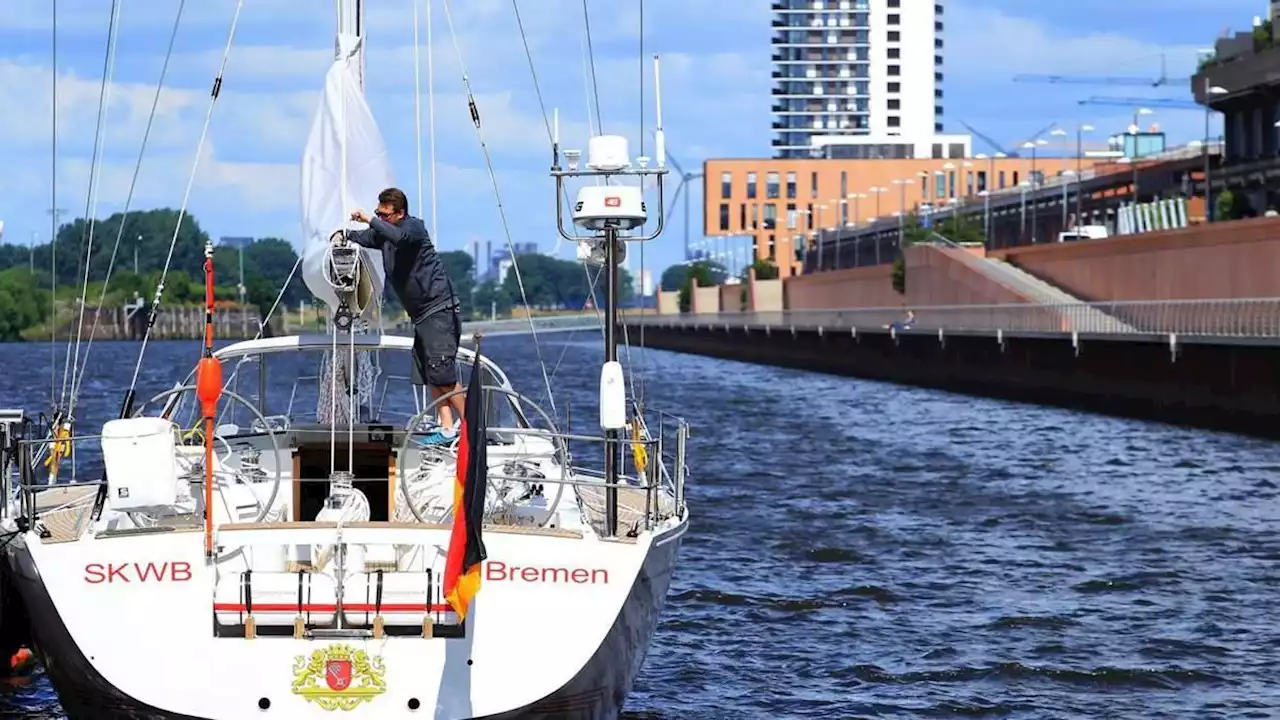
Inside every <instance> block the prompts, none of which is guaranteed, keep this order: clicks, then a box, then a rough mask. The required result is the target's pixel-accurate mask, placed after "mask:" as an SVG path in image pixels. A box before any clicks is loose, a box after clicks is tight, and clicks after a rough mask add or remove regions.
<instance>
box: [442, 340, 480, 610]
mask: <svg viewBox="0 0 1280 720" xmlns="http://www.w3.org/2000/svg"><path fill="white" fill-rule="evenodd" d="M471 367H472V370H471V381H470V382H469V383H467V400H466V409H465V413H464V415H463V417H462V427H461V433H460V437H459V439H458V476H457V480H456V482H455V483H454V489H453V531H452V533H451V534H450V536H449V553H448V555H447V556H446V557H445V563H444V597H445V600H446V601H447V602H448V603H449V604H450V605H451V606H453V609H454V612H456V613H458V617H459V618H460V619H462V620H466V618H467V610H468V608H470V607H471V600H472V599H473V598H474V597H475V596H476V593H477V592H479V591H480V563H481V562H483V561H484V559H485V558H486V557H488V555H487V554H486V553H485V549H484V540H483V539H482V538H481V536H480V525H481V523H482V521H483V519H484V495H485V488H486V486H487V485H488V481H489V459H488V443H487V442H486V439H485V438H486V432H485V427H486V425H487V422H486V420H487V419H486V418H485V410H486V403H485V401H484V393H483V392H482V390H481V381H480V379H481V376H482V375H483V374H484V373H483V372H482V371H481V369H480V368H481V365H480V349H479V347H477V348H476V357H475V362H474V364H473V365H472V366H471Z"/></svg>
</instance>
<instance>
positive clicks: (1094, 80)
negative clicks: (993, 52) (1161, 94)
mask: <svg viewBox="0 0 1280 720" xmlns="http://www.w3.org/2000/svg"><path fill="white" fill-rule="evenodd" d="M1013 81H1014V82H1045V83H1069V84H1072V85H1130V86H1143V87H1160V86H1162V85H1175V84H1183V83H1188V82H1191V78H1169V77H1158V78H1155V79H1152V78H1144V77H1126V76H1122V75H1014V76H1013Z"/></svg>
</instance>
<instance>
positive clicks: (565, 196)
mask: <svg viewBox="0 0 1280 720" xmlns="http://www.w3.org/2000/svg"><path fill="white" fill-rule="evenodd" d="M511 8H512V10H514V11H515V16H516V27H517V28H519V30H520V41H521V43H522V44H523V45H524V54H525V59H526V60H528V63H529V75H530V76H531V77H532V79H533V91H534V94H535V95H536V96H537V98H538V109H539V110H540V111H541V112H542V125H543V127H544V128H545V129H546V132H547V142H548V143H549V144H551V145H553V146H554V144H555V133H554V132H553V131H552V129H551V116H550V114H549V113H548V112H547V104H546V102H545V101H544V100H543V96H542V84H541V83H540V82H539V81H538V69H537V66H536V65H535V64H534V62H533V51H532V50H531V49H530V47H529V37H528V34H527V33H526V32H525V29H524V20H523V19H522V18H521V16H520V4H519V2H518V0H511ZM584 55H585V51H584ZM586 71H587V68H586V61H585V57H584V62H583V77H584V78H585V77H586ZM584 83H585V81H584ZM587 93H588V96H589V93H590V87H589V86H587ZM587 125H588V126H589V128H590V130H589V131H590V132H592V133H593V134H594V132H595V129H594V124H593V121H592V118H591V106H590V101H589V100H588V105H587ZM556 201H557V202H563V203H564V204H565V206H569V207H572V203H570V202H569V191H568V190H567V189H565V188H563V187H562V188H561V196H560V197H559V198H557V199H556ZM574 235H575V236H576V235H577V229H576V228H575V229H574ZM558 244H559V243H558V241H557V245H558ZM580 264H581V265H582V272H583V275H584V276H585V277H586V279H587V292H588V294H589V296H590V298H591V306H592V308H593V309H594V310H595V314H596V321H597V322H598V324H599V326H600V332H602V333H603V332H604V313H603V311H601V310H600V303H599V301H598V300H597V299H596V285H597V283H598V282H599V279H600V275H601V274H602V273H603V272H604V266H601V267H600V268H599V269H598V270H597V271H596V275H595V277H592V276H591V269H590V268H589V267H587V264H586V263H585V262H583V263H580ZM574 332H577V331H574ZM570 337H572V333H571V334H570ZM568 351H569V344H568V343H565V344H564V346H563V347H562V348H561V350H560V358H559V359H558V360H556V364H555V366H554V367H553V368H552V370H551V375H550V377H553V378H554V377H555V375H556V373H557V371H559V369H560V365H561V363H562V362H564V358H565V355H566V354H567V353H568Z"/></svg>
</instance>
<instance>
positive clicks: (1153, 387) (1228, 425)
mask: <svg viewBox="0 0 1280 720" xmlns="http://www.w3.org/2000/svg"><path fill="white" fill-rule="evenodd" d="M637 331H638V326H634V327H633V330H632V332H633V335H632V336H633V337H634V336H635V334H634V333H635V332H637ZM644 333H645V335H644V337H645V344H646V345H647V346H649V347H653V348H660V349H664V350H673V351H677V352H686V353H693V354H698V355H705V356H710V357H718V358H724V359H728V360H739V361H744V362H752V363H761V364H767V365H777V366H781V367H791V368H798V369H803V370H813V371H818V372H826V373H833V374H838V375H847V376H853V377H860V378H867V379H874V380H884V381H889V382H895V383H902V384H909V385H917V386H921V387H930V388H937V389H942V390H949V391H954V392H960V393H966V394H972V395H980V396H986V397H995V398H1003V399H1008V400H1016V401H1023V402H1031V403H1039V404H1046V405H1055V406H1061V407H1070V408H1077V409H1082V410H1088V411H1093V412H1099V413H1105V414H1111V415H1118V416H1124V417H1135V418H1144V419H1152V420H1158V421H1163V422H1169V423H1176V424H1181V425H1190V426H1196V427H1203V428H1208V429H1217V430H1225V431H1230V432H1237V433H1243V434H1248V435H1257V436H1263V437H1271V438H1280V343H1277V342H1275V341H1272V340H1268V341H1253V340H1241V341H1234V340H1233V339H1231V338H1212V339H1210V338H1204V339H1202V340H1182V339H1179V338H1172V339H1171V338H1170V336H1167V335H1149V336H1148V335H1141V336H1138V335H1126V336H1101V335H1090V336H1085V335H1080V336H1077V337H1074V338H1073V336H1072V335H1071V334H1069V333H1026V334H1022V335H1012V334H1006V333H1002V334H997V333H994V332H981V333H963V334H962V333H951V334H947V333H943V334H941V336H940V334H939V332H938V331H937V330H908V331H905V332H900V333H897V334H891V333H890V332H889V331H887V330H876V331H870V332H868V331H864V330H859V331H857V333H856V334H855V333H854V332H852V331H851V330H848V329H845V330H833V329H827V330H817V329H799V328H797V329H796V330H794V331H792V330H791V329H790V328H786V327H782V328H776V327H775V328H769V329H768V330H766V329H764V328H760V327H753V328H750V329H747V328H744V327H743V326H741V325H738V326H736V327H735V326H732V325H731V326H729V327H725V326H724V325H716V326H714V327H708V326H706V325H703V326H701V327H696V328H695V327H693V326H690V325H665V326H664V325H663V324H662V323H660V322H650V323H646V325H645V331H644ZM777 390H778V389H777V388H774V389H773V391H777Z"/></svg>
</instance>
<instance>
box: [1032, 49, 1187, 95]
mask: <svg viewBox="0 0 1280 720" xmlns="http://www.w3.org/2000/svg"><path fill="white" fill-rule="evenodd" d="M1013 81H1014V82H1045V83H1069V84H1073V85H1129V86H1145V87H1161V86H1163V85H1177V84H1185V83H1189V82H1191V78H1184V77H1180V78H1171V77H1169V73H1168V71H1167V66H1166V62H1165V55H1164V53H1161V54H1160V76H1159V77H1155V78H1149V77H1136V76H1132V75H1128V76H1126V75H1014V76H1013Z"/></svg>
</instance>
